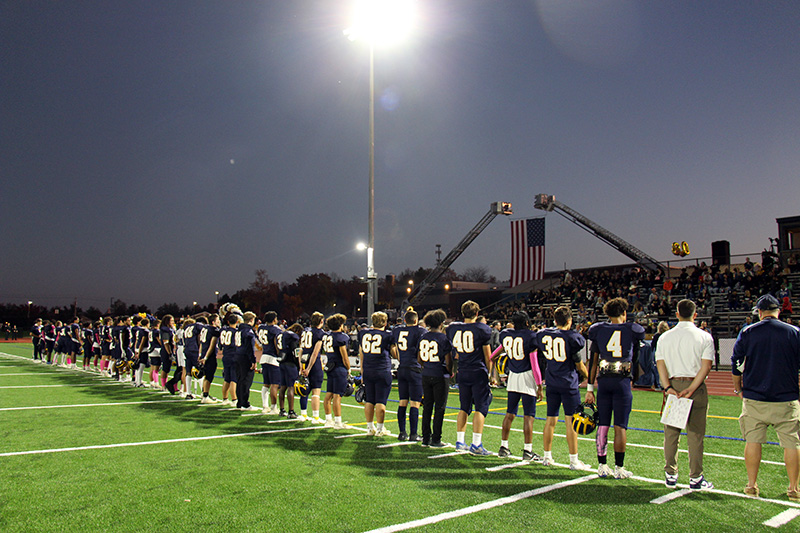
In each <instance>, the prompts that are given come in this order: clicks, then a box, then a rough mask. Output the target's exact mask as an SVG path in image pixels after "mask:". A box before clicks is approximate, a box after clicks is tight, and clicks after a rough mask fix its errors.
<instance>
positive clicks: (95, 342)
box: [92, 320, 103, 372]
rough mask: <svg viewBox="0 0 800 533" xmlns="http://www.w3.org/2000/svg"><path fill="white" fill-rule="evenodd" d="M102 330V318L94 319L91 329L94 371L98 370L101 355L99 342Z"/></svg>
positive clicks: (101, 340) (100, 341)
mask: <svg viewBox="0 0 800 533" xmlns="http://www.w3.org/2000/svg"><path fill="white" fill-rule="evenodd" d="M102 330H103V322H102V320H95V321H94V329H93V330H92V355H93V356H94V371H95V372H100V366H99V364H100V360H101V358H102V356H103V354H102V348H101V343H102V342H103V338H102Z"/></svg>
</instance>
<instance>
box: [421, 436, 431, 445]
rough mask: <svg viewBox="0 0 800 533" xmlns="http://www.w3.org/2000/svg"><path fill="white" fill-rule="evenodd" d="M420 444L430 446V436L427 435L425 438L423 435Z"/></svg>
mask: <svg viewBox="0 0 800 533" xmlns="http://www.w3.org/2000/svg"><path fill="white" fill-rule="evenodd" d="M420 444H421V445H422V446H430V445H431V438H430V437H428V438H427V439H426V438H425V437H423V438H422V442H420Z"/></svg>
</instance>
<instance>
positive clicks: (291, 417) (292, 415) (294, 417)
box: [286, 410, 297, 420]
mask: <svg viewBox="0 0 800 533" xmlns="http://www.w3.org/2000/svg"><path fill="white" fill-rule="evenodd" d="M286 418H288V419H289V420H297V413H295V412H294V410H291V411H289V413H288V414H287V415H286Z"/></svg>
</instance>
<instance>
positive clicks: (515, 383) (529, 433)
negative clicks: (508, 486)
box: [497, 311, 542, 461]
mask: <svg viewBox="0 0 800 533" xmlns="http://www.w3.org/2000/svg"><path fill="white" fill-rule="evenodd" d="M511 320H512V321H513V323H514V329H504V330H503V331H502V332H500V346H501V347H502V349H503V350H504V351H505V353H506V355H507V356H508V368H507V375H508V378H507V380H506V390H507V391H508V406H507V407H506V416H505V418H503V429H502V430H501V436H500V439H501V440H500V449H499V450H498V451H497V455H499V456H500V457H508V456H509V455H511V450H510V449H509V447H508V437H509V435H510V433H511V424H512V422H514V419H515V418H516V417H517V409H518V408H519V403H520V401H522V413H523V415H524V421H523V425H522V433H523V438H524V441H525V443H524V445H523V451H522V460H523V461H541V458H540V457H539V455H537V454H536V453H534V452H533V420H534V417H535V416H536V398H537V397H539V396H541V391H540V388H541V383H542V376H541V374H539V365H538V362H537V363H536V364H533V363H532V362H533V361H536V360H537V359H536V357H537V352H536V348H537V345H536V334H535V333H534V332H533V331H531V330H530V324H531V322H530V317H529V316H528V313H526V312H525V311H519V312H517V313H515V314H514V316H513V317H511ZM500 349H501V348H498V350H500Z"/></svg>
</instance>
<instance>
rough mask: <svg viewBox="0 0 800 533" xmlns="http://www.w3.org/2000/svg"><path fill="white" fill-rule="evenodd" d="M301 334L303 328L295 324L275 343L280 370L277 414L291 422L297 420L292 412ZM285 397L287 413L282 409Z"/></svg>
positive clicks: (297, 374) (298, 369) (295, 414)
mask: <svg viewBox="0 0 800 533" xmlns="http://www.w3.org/2000/svg"><path fill="white" fill-rule="evenodd" d="M301 333H303V326H301V325H300V324H298V323H296V322H295V323H294V324H292V325H291V326H289V328H288V329H287V330H286V331H284V332H283V333H281V334H280V335H278V337H277V338H276V342H275V344H276V346H277V347H278V352H279V354H280V356H279V358H278V360H279V361H280V368H281V386H280V388H279V389H278V395H279V398H278V401H279V403H280V411H279V412H278V413H279V414H280V415H281V416H285V417H287V418H289V419H291V420H295V419H297V413H295V412H294V382H295V381H297V377H298V376H299V375H300V361H299V359H298V357H297V356H298V351H299V349H300V348H299V346H300V334H301ZM287 396H288V402H289V412H288V413H287V412H286V410H285V409H284V408H283V407H284V403H283V401H284V398H286V397H287Z"/></svg>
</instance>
